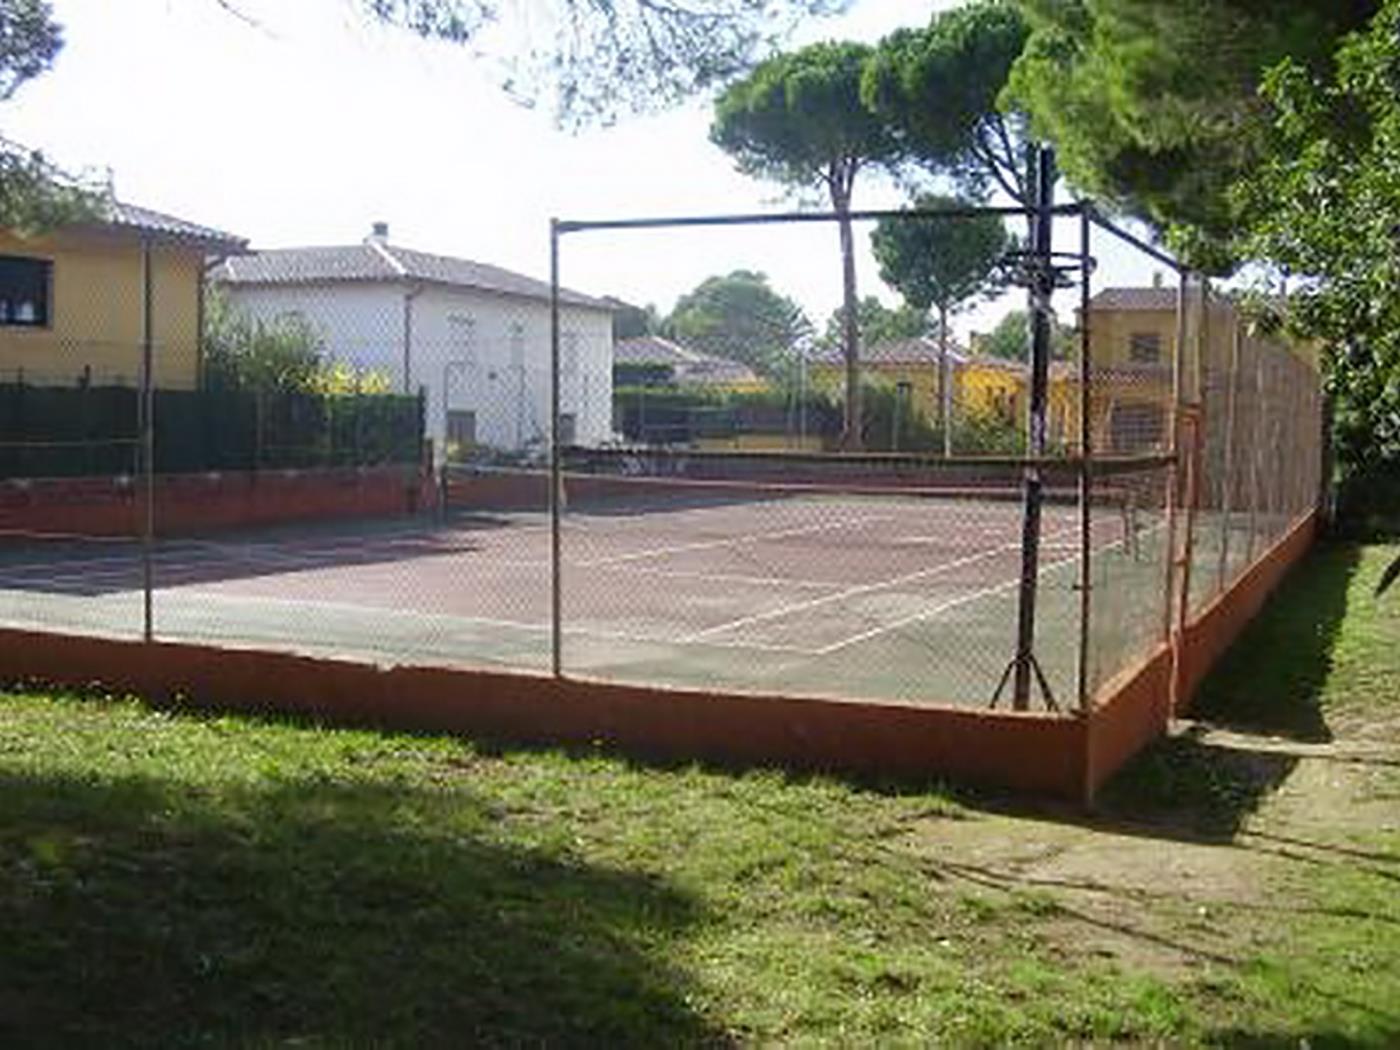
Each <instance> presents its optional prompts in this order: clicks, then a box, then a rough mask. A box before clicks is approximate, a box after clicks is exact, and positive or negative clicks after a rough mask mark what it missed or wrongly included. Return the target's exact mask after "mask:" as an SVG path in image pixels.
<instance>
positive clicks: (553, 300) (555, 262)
mask: <svg viewBox="0 0 1400 1050" xmlns="http://www.w3.org/2000/svg"><path fill="white" fill-rule="evenodd" d="M562 485H563V469H562V466H561V464H560V462H559V220H558V219H550V220H549V584H550V596H549V626H550V668H551V670H552V671H553V672H554V676H555V677H556V678H558V677H560V676H562V675H563V673H564V619H563V616H564V612H563V587H562V584H561V580H560V565H561V560H562V559H561V544H560V540H561V535H560V514H561V512H562V510H563V508H562V506H561V502H562V500H561V497H562V495H563V492H562V491H561V487H562Z"/></svg>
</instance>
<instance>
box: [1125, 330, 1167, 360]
mask: <svg viewBox="0 0 1400 1050" xmlns="http://www.w3.org/2000/svg"><path fill="white" fill-rule="evenodd" d="M1128 357H1129V359H1130V360H1132V361H1134V362H1136V363H1137V364H1141V365H1155V364H1156V363H1157V362H1158V361H1160V360H1161V359H1162V337H1161V335H1159V334H1158V333H1156V332H1134V333H1133V334H1132V335H1130V336H1128Z"/></svg>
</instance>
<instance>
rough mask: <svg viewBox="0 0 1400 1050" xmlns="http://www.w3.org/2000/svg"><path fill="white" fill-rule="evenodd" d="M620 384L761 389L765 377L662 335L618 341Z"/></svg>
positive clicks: (617, 376) (617, 379)
mask: <svg viewBox="0 0 1400 1050" xmlns="http://www.w3.org/2000/svg"><path fill="white" fill-rule="evenodd" d="M613 382H614V384H616V385H617V386H655V385H675V386H703V387H708V388H710V389H714V390H736V391H737V390H761V389H763V388H764V386H765V385H766V384H765V383H764V380H763V378H762V377H761V376H760V375H759V374H758V373H757V372H755V371H754V370H753V369H752V368H750V367H749V366H748V365H746V364H744V363H743V362H741V361H733V360H730V359H729V358H727V357H718V356H716V355H714V354H707V353H703V352H702V351H699V350H692V349H690V348H689V347H685V346H682V345H681V344H679V343H677V342H674V341H673V340H670V339H666V338H663V337H662V336H659V335H643V336H637V337H636V338H633V339H622V340H619V342H618V343H617V345H616V346H615V347H614V349H613Z"/></svg>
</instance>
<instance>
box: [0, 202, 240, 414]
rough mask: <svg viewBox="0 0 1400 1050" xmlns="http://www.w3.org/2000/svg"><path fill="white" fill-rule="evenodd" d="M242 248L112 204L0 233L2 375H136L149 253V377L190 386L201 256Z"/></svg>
mask: <svg viewBox="0 0 1400 1050" xmlns="http://www.w3.org/2000/svg"><path fill="white" fill-rule="evenodd" d="M245 247H246V242H245V241H242V240H240V239H238V238H236V237H233V236H231V235H229V234H226V233H221V232H220V231H218V230H213V229H209V228H207V227H203V226H197V225H195V224H193V223H189V222H185V221H184V220H182V219H176V218H172V217H171V216H168V215H162V214H160V213H159V212H154V211H149V210H147V209H145V208H137V207H134V206H132V205H128V204H122V203H119V202H113V203H112V204H110V205H109V207H108V209H107V214H106V217H105V218H104V219H102V220H98V221H93V222H86V223H82V224H75V225H70V226H65V227H62V228H60V229H57V230H54V231H50V232H48V233H45V234H42V235H37V236H32V237H29V236H24V235H22V234H19V233H16V232H13V231H0V382H16V381H20V380H22V381H24V382H26V383H32V384H34V385H44V386H70V385H74V384H77V383H81V382H91V383H93V384H117V385H134V384H136V383H138V382H139V381H140V374H141V360H142V342H143V335H144V332H145V316H146V300H145V294H144V291H145V287H146V265H147V262H148V261H149V266H150V290H151V302H150V321H151V332H150V335H151V344H152V353H153V360H154V368H153V376H154V380H155V383H156V385H157V386H160V387H170V388H176V389H192V388H194V387H196V386H198V385H199V376H200V361H201V347H200V328H201V325H202V319H203V309H204V272H205V266H206V263H207V261H208V260H209V258H210V257H211V256H214V257H217V256H222V255H229V254H233V253H236V252H240V251H242V250H243V249H244V248H245Z"/></svg>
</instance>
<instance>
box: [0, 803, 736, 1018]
mask: <svg viewBox="0 0 1400 1050" xmlns="http://www.w3.org/2000/svg"><path fill="white" fill-rule="evenodd" d="M493 821H494V818H493V816H492V814H491V812H490V810H489V808H488V805H487V803H485V802H483V801H480V800H477V799H475V798H473V797H472V796H470V795H465V794H463V793H462V792H460V791H454V792H451V793H448V792H442V793H440V794H437V793H434V792H430V791H422V790H419V789H415V788H412V787H397V786H394V787H385V786H382V785H373V786H370V785H366V786H359V787H350V786H345V785H343V784H326V783H317V782H314V781H313V782H306V781H301V782H296V783H287V784H286V785H285V786H281V787H275V788H272V789H257V788H252V787H249V788H246V789H238V790H228V791H220V792H219V793H218V794H217V795H214V794H209V793H203V794H201V793H198V792H193V791H191V790H189V789H186V790H177V789H176V788H175V787H174V786H172V785H171V784H168V783H165V782H163V781H153V780H132V779H127V780H119V781H101V780H94V779H62V778H51V779H46V778H28V777H8V778H4V779H0V928H3V929H4V930H5V931H6V933H5V936H4V938H3V939H0V1043H3V1044H4V1045H7V1046H28V1045H39V1044H43V1045H54V1044H57V1045H102V1046H112V1045H161V1046H172V1045H195V1044H198V1045H210V1044H213V1045H262V1044H264V1043H273V1042H283V1041H296V1042H307V1043H311V1044H315V1045H322V1044H330V1045H342V1044H346V1045H348V1044H354V1045H409V1046H424V1045H480V1044H502V1043H508V1044H512V1045H517V1044H561V1043H597V1044H609V1043H610V1044H618V1043H622V1044H638V1043H644V1044H647V1045H672V1044H710V1045H713V1044H717V1043H722V1042H724V1041H725V1039H724V1036H723V1034H722V1033H721V1032H718V1031H715V1030H713V1029H711V1028H709V1027H708V1026H707V1025H706V1024H705V1022H704V1021H703V1020H702V1019H701V1018H700V1017H699V1016H698V1015H697V1014H696V1013H695V1012H694V1011H693V1010H692V1009H691V1008H690V1007H689V1006H688V1005H687V995H688V988H687V985H686V982H685V980H684V979H683V978H682V977H681V975H680V974H678V973H676V972H675V971H674V969H673V968H672V967H669V966H668V965H666V963H665V962H664V961H662V955H663V951H662V949H663V948H664V946H665V945H666V943H668V942H669V941H671V940H673V939H674V938H675V937H676V936H677V935H678V934H679V932H680V931H681V930H683V929H684V928H685V927H687V926H688V925H690V924H692V923H694V922H696V921H698V920H699V918H700V916H699V914H698V911H697V905H696V904H695V903H694V901H693V900H691V899H690V898H688V897H686V896H683V895H681V894H679V893H677V892H676V891H675V890H674V889H671V888H668V887H665V886H663V885H660V884H658V883H656V882H653V881H651V880H648V879H646V878H644V877H640V876H637V875H632V874H627V873H622V872H618V871H611V870H606V869H600V868H598V867H590V866H584V865H581V864H575V863H571V862H570V861H569V860H568V859H567V857H568V848H567V845H564V846H561V847H559V848H556V849H551V850H548V851H546V850H529V849H524V848H521V847H511V846H505V845H501V844H498V843H495V842H492V841H490V831H491V827H492V825H493Z"/></svg>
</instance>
